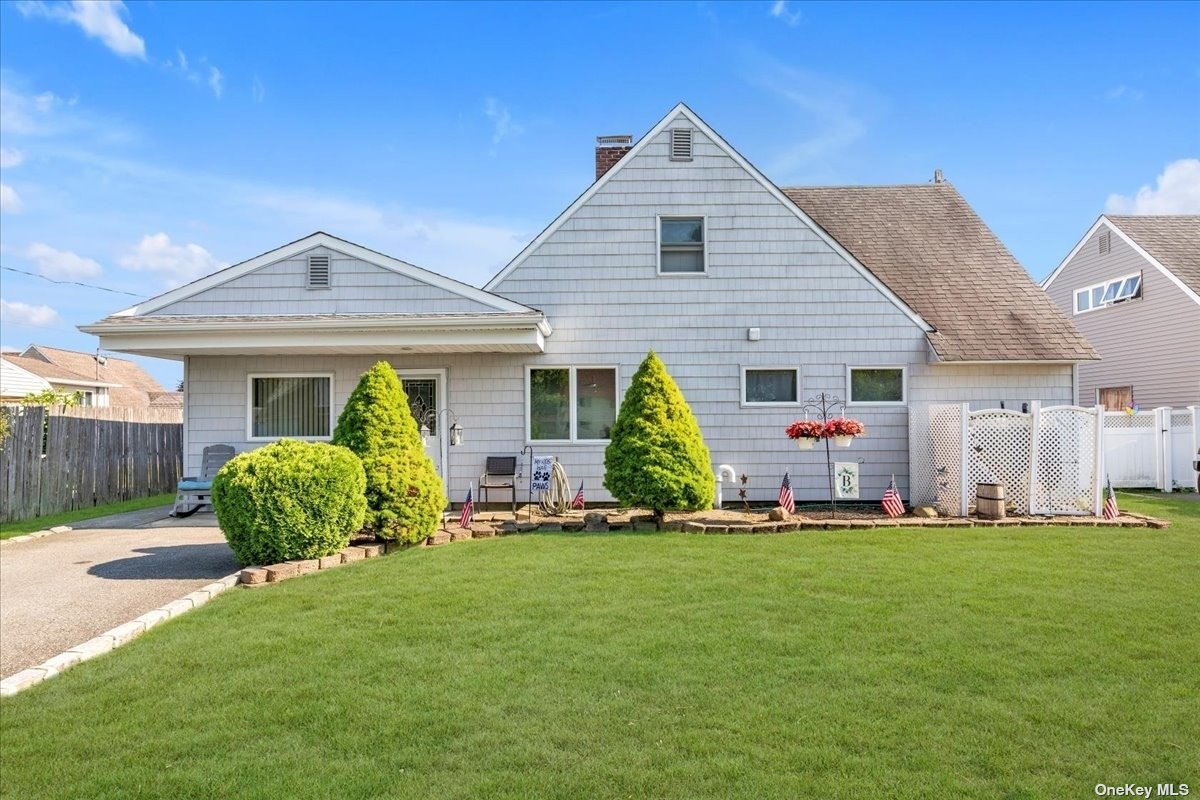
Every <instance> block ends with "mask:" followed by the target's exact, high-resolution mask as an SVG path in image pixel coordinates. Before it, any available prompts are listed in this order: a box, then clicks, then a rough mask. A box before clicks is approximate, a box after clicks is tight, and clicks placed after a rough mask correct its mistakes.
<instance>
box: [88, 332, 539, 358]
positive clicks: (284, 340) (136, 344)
mask: <svg viewBox="0 0 1200 800" xmlns="http://www.w3.org/2000/svg"><path fill="white" fill-rule="evenodd" d="M100 342H101V345H102V346H103V347H104V349H106V350H114V351H118V352H127V353H140V354H144V355H155V354H159V353H162V354H169V355H176V356H179V355H182V354H190V355H201V354H219V353H239V352H241V353H245V352H252V353H262V352H270V351H276V352H287V353H303V352H305V351H314V350H322V351H328V350H330V349H336V348H342V347H344V348H355V349H356V350H358V351H365V350H366V349H370V348H374V349H377V350H378V351H379V352H391V351H393V350H395V351H399V350H401V349H402V348H425V347H453V348H478V350H474V352H491V349H490V348H495V347H514V346H515V347H521V348H526V349H527V352H538V353H540V352H544V350H545V337H544V336H543V335H542V332H541V331H540V330H539V329H538V328H537V327H535V326H529V327H527V328H525V329H510V330H453V331H439V330H429V329H422V330H376V331H362V330H325V331H322V333H321V335H320V337H314V336H313V333H312V331H311V330H310V331H307V332H305V331H297V330H270V331H259V332H257V333H256V334H255V335H254V336H253V337H247V335H246V334H245V332H243V331H229V330H224V331H221V330H209V331H187V332H178V333H177V334H176V335H173V336H164V335H163V334H162V333H152V332H147V331H142V330H133V331H113V332H108V333H103V334H101V335H100ZM462 352H472V350H470V349H463V350H462Z"/></svg>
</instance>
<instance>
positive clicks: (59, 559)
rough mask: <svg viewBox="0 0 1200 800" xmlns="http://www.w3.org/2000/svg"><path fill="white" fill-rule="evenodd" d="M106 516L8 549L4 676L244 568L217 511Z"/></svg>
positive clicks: (1, 578) (2, 606) (1, 627)
mask: <svg viewBox="0 0 1200 800" xmlns="http://www.w3.org/2000/svg"><path fill="white" fill-rule="evenodd" d="M168 511H170V507H169V506H164V507H162V508H154V509H146V510H143V511H131V512H129V513H126V514H115V515H113V516H111V517H98V518H96V519H91V520H86V521H84V522H78V523H74V524H73V526H72V527H73V528H74V529H75V530H72V531H70V532H67V533H56V534H54V535H53V536H47V537H45V538H43V539H34V540H32V541H27V542H15V543H12V544H6V545H4V546H3V547H0V677H7V676H9V675H12V674H13V673H15V672H19V671H20V670H23V669H26V668H27V667H32V666H36V665H37V664H40V663H41V662H43V661H45V660H46V659H47V658H50V657H51V656H53V655H56V654H58V653H60V652H62V651H63V650H66V649H67V648H69V647H73V646H74V645H77V644H80V643H82V642H85V641H87V640H88V639H91V638H92V637H93V636H96V635H98V634H100V633H103V632H104V631H106V630H109V629H110V628H113V627H116V626H117V625H120V624H121V623H124V622H128V621H129V620H131V619H133V618H134V617H138V616H141V615H142V614H144V613H146V612H147V611H150V610H152V609H155V608H157V607H159V606H161V605H163V604H165V603H168V602H170V601H172V600H175V599H177V598H180V597H183V596H184V595H185V594H187V593H188V592H191V591H194V590H196V589H199V588H200V587H201V586H204V585H205V584H208V583H211V582H212V581H214V580H216V579H217V578H221V577H224V576H225V575H229V574H230V573H232V572H235V571H236V570H237V562H235V561H234V559H233V553H231V552H230V550H229V546H228V545H227V544H226V543H225V537H224V536H222V535H221V531H220V529H219V528H218V527H217V523H216V519H215V518H214V517H213V515H212V514H205V513H200V514H197V515H195V516H194V517H191V518H189V519H184V520H174V519H170V518H169V517H167V512H168Z"/></svg>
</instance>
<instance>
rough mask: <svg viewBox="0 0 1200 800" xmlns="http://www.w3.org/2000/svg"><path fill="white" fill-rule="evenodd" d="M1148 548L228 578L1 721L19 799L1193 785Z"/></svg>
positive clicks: (10, 792) (463, 559) (1116, 544)
mask: <svg viewBox="0 0 1200 800" xmlns="http://www.w3.org/2000/svg"><path fill="white" fill-rule="evenodd" d="M1121 502H1122V504H1123V506H1126V507H1130V508H1135V507H1136V508H1137V509H1139V510H1144V511H1149V512H1151V513H1154V512H1157V513H1159V514H1164V515H1170V516H1172V517H1174V518H1175V519H1176V524H1175V526H1174V527H1172V528H1171V529H1169V530H1166V531H1154V530H1141V529H1139V530H1133V529H1115V530H1109V529H1094V528H1090V529H1080V528H1073V529H1069V530H1068V529H1054V528H1026V529H1012V530H1009V529H990V530H988V529H980V530H960V529H944V530H925V531H920V530H903V529H902V530H899V531H896V530H892V531H877V532H874V531H872V532H865V531H864V532H842V533H835V532H830V533H800V534H782V535H777V536H747V537H731V536H723V537H722V536H695V535H687V534H616V533H614V534H608V535H581V534H560V535H553V534H541V535H525V536H513V537H507V538H504V539H499V540H494V541H480V542H469V543H466V544H455V545H450V546H447V547H443V548H438V549H433V550H410V551H406V552H404V553H401V554H399V555H395V556H390V557H388V558H385V559H378V560H372V561H367V562H363V563H361V564H357V565H354V566H348V567H345V568H343V569H341V570H335V571H333V572H329V573H320V574H317V575H313V576H310V577H305V578H302V579H299V580H295V581H292V582H289V583H287V584H284V585H282V586H279V587H273V588H268V589H262V590H256V591H237V592H230V593H227V594H226V595H223V596H222V597H220V598H218V599H217V600H216V601H214V602H213V603H212V604H211V605H209V606H207V607H205V608H204V609H201V610H200V611H198V612H196V613H193V614H190V615H187V616H185V617H183V618H181V619H179V620H176V621H172V622H170V623H168V624H167V625H164V626H162V627H160V628H157V629H155V630H154V631H152V632H150V633H149V634H147V635H146V636H144V637H143V638H141V639H139V640H138V641H136V642H134V643H133V644H132V645H130V646H128V647H126V648H124V649H122V650H120V651H118V652H116V653H114V654H112V655H109V656H105V657H102V658H100V659H98V660H96V661H93V662H90V663H88V664H85V665H83V666H81V667H79V668H76V669H74V670H71V671H70V672H67V673H66V674H64V675H63V676H61V677H58V678H55V679H54V680H52V681H49V682H48V683H46V684H43V685H41V686H39V687H35V688H34V689H32V690H30V691H28V692H26V693H24V694H22V695H18V696H17V697H15V698H10V699H8V700H5V701H4V702H3V703H2V704H0V760H2V763H3V768H0V794H2V795H3V796H5V797H13V798H39V797H64V798H66V797H71V798H74V797H87V798H117V797H120V798H159V797H180V798H182V797H197V798H209V797H257V798H278V797H298V798H308V797H312V798H324V797H338V798H367V797H416V798H443V797H445V798H450V797H454V798H473V797H501V798H503V797H511V798H529V797H561V798H606V797H614V798H615V797H622V798H624V797H636V798H642V797H660V798H662V797H680V798H695V797H722V798H724V797H752V798H762V797H780V798H793V797H822V798H873V797H880V798H926V797H944V798H976V797H977V798H1053V799H1054V800H1058V799H1059V798H1075V797H1078V798H1087V797H1094V794H1093V788H1092V787H1094V786H1095V785H1096V784H1097V783H1100V782H1106V783H1121V784H1124V783H1126V782H1134V783H1139V784H1144V783H1154V784H1157V783H1167V782H1176V783H1189V784H1191V785H1192V786H1196V785H1198V784H1200V745H1198V744H1197V743H1198V742H1200V713H1197V711H1198V705H1197V693H1198V691H1200V667H1198V666H1197V654H1198V653H1200V626H1198V625H1197V620H1198V619H1200V570H1198V569H1197V565H1200V504H1197V503H1190V504H1185V503H1184V502H1182V501H1173V502H1170V503H1163V502H1159V501H1153V500H1143V499H1135V498H1132V497H1131V496H1129V495H1122V497H1121Z"/></svg>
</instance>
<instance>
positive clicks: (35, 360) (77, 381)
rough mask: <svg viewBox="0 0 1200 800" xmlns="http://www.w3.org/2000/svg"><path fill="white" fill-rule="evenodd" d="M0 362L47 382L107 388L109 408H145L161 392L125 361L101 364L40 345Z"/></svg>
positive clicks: (88, 355)
mask: <svg viewBox="0 0 1200 800" xmlns="http://www.w3.org/2000/svg"><path fill="white" fill-rule="evenodd" d="M4 358H5V360H9V361H13V363H15V364H17V365H18V366H20V367H21V368H22V369H25V370H28V371H30V372H32V373H34V374H35V375H39V376H41V377H43V378H45V379H46V380H48V381H52V382H57V383H66V384H69V385H78V386H106V387H109V391H108V396H109V403H110V404H111V405H113V406H144V405H148V404H149V400H150V396H151V395H152V394H155V393H157V394H162V393H163V392H165V390H164V389H163V387H162V384H160V383H159V382H158V381H156V380H155V379H154V378H153V376H151V375H150V373H148V372H146V370H144V369H142V367H141V366H140V365H139V364H137V363H136V362H133V361H130V360H128V359H125V358H116V357H115V356H101V358H103V363H101V362H100V361H99V360H97V358H96V354H94V353H81V352H78V351H76V350H64V349H62V348H58V347H47V346H46V345H41V344H35V345H30V346H29V347H27V348H25V351H24V352H22V353H21V355H20V356H10V355H5V356H4Z"/></svg>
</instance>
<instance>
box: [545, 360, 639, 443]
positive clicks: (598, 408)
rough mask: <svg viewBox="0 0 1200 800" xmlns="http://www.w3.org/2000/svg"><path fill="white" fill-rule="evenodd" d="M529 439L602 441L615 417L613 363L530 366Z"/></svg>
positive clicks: (615, 402) (607, 434)
mask: <svg viewBox="0 0 1200 800" xmlns="http://www.w3.org/2000/svg"><path fill="white" fill-rule="evenodd" d="M526 398H527V400H526V402H527V404H528V405H527V408H526V411H527V413H528V415H529V431H528V432H529V440H530V441H535V442H536V441H552V442H554V441H557V442H604V441H608V439H609V436H610V435H611V434H612V426H613V424H614V423H615V422H616V421H617V368H616V367H530V368H529V370H528V376H527V381H526Z"/></svg>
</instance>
